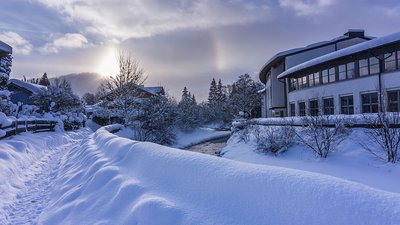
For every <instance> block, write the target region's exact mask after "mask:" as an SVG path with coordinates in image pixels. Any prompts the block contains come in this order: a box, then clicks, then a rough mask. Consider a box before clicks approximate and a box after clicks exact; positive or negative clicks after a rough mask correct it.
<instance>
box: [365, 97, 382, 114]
mask: <svg viewBox="0 0 400 225" xmlns="http://www.w3.org/2000/svg"><path fill="white" fill-rule="evenodd" d="M375 100H376V101H375ZM378 110H379V100H378V92H373V93H364V94H361V113H377V112H378Z"/></svg>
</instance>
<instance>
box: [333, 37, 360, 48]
mask: <svg viewBox="0 0 400 225" xmlns="http://www.w3.org/2000/svg"><path fill="white" fill-rule="evenodd" d="M364 41H366V40H365V39H362V38H352V39H348V40H344V41H341V42H338V43H337V44H336V48H337V50H340V49H343V48H347V47H350V46H352V45H356V44H359V43H361V42H364Z"/></svg>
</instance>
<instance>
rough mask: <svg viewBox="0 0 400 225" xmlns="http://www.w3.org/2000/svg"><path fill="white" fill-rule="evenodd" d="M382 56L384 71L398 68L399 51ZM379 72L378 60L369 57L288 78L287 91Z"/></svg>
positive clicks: (399, 63)
mask: <svg viewBox="0 0 400 225" xmlns="http://www.w3.org/2000/svg"><path fill="white" fill-rule="evenodd" d="M383 56H384V70H385V72H390V71H394V70H399V69H400V51H394V52H390V53H386V54H384V55H383ZM379 72H380V69H379V60H378V59H377V58H375V57H370V58H366V59H361V60H357V61H355V62H349V63H346V64H341V65H338V66H334V67H331V68H327V69H324V70H321V71H319V72H316V73H312V74H308V75H305V76H302V77H299V78H290V79H289V91H294V90H299V89H303V88H306V87H313V86H317V85H321V84H328V83H332V82H336V81H341V80H349V79H354V78H356V77H362V76H368V75H373V74H377V73H379Z"/></svg>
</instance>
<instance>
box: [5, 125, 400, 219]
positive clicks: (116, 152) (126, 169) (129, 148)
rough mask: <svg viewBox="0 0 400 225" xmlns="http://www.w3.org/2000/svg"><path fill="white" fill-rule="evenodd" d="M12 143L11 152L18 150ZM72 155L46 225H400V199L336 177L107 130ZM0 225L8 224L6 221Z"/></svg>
mask: <svg viewBox="0 0 400 225" xmlns="http://www.w3.org/2000/svg"><path fill="white" fill-rule="evenodd" d="M108 129H111V127H108ZM65 139H67V136H66V137H65ZM9 141H12V140H9V139H7V140H5V141H4V142H2V143H1V144H4V145H7V142H9ZM8 145H9V146H10V147H9V148H8V150H6V152H7V153H9V152H12V151H16V149H17V148H18V146H17V145H14V144H12V143H11V144H8ZM32 146H33V147H40V146H41V144H40V143H33V144H32ZM72 147H73V148H70V149H68V150H67V149H64V150H65V155H64V156H63V157H62V158H61V160H60V164H59V167H57V168H54V169H55V171H53V172H54V173H51V174H53V175H54V176H55V177H54V180H53V181H52V182H51V187H52V188H50V189H49V195H48V197H49V200H48V201H47V202H46V204H44V203H43V209H42V211H41V212H42V213H41V214H39V215H38V223H39V224H146V225H147V224H171V225H179V224H396V223H398V221H400V195H399V194H396V193H391V192H385V191H381V190H377V189H373V188H370V187H367V186H364V185H360V184H358V183H354V182H350V181H346V180H342V179H338V178H334V177H331V176H326V175H320V174H316V173H310V172H305V171H301V170H293V169H286V168H281V167H274V166H263V165H255V164H247V163H241V162H237V161H232V160H228V159H221V158H218V157H214V156H208V155H203V154H199V153H192V152H187V151H178V150H177V149H173V148H169V147H165V146H160V145H156V144H152V143H140V142H135V141H131V140H128V139H125V138H121V137H117V136H116V135H113V134H111V133H109V132H108V131H107V130H106V129H105V128H101V129H99V130H98V131H97V132H96V133H94V134H91V135H89V137H88V138H85V139H83V141H82V143H81V145H80V146H78V145H74V146H72ZM0 151H2V150H0ZM15 154H17V155H18V154H20V153H18V152H16V153H15ZM21 154H24V153H21ZM5 161H9V159H5ZM15 172H16V173H22V171H15ZM11 173H12V172H11ZM1 176H2V177H1V180H3V174H1ZM17 189H18V188H17ZM3 195H7V194H5V193H1V196H0V198H1V199H2V197H3ZM1 213H4V210H3V211H0V215H1ZM0 219H1V220H0V223H3V222H5V223H7V222H8V220H4V216H3V217H0ZM34 222H35V221H32V223H34Z"/></svg>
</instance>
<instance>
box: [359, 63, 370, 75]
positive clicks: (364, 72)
mask: <svg viewBox="0 0 400 225" xmlns="http://www.w3.org/2000/svg"><path fill="white" fill-rule="evenodd" d="M358 66H359V68H360V69H359V72H360V76H366V75H368V74H369V72H368V59H361V60H360V61H358Z"/></svg>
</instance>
